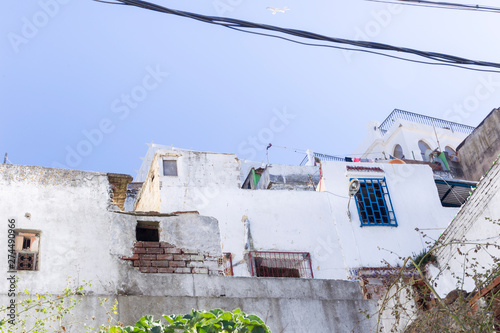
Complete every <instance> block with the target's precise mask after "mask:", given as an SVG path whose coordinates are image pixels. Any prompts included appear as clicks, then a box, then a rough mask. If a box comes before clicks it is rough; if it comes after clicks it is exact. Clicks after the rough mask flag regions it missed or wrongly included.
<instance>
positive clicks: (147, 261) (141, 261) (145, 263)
mask: <svg viewBox="0 0 500 333" xmlns="http://www.w3.org/2000/svg"><path fill="white" fill-rule="evenodd" d="M139 262H140V265H141V267H149V266H151V261H149V260H139Z"/></svg>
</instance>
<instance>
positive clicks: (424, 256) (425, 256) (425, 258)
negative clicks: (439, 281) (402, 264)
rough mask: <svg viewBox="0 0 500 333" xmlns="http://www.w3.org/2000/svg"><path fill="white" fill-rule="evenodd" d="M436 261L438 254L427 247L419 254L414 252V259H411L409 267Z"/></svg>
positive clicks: (423, 265) (421, 265) (422, 265)
mask: <svg viewBox="0 0 500 333" xmlns="http://www.w3.org/2000/svg"><path fill="white" fill-rule="evenodd" d="M434 261H436V256H435V255H434V254H432V252H429V251H428V250H426V249H423V250H422V251H421V252H420V253H419V254H415V253H413V260H412V261H410V264H409V266H408V268H417V266H418V267H421V268H423V267H425V265H427V263H429V262H434ZM414 263H415V264H417V266H415V264H414Z"/></svg>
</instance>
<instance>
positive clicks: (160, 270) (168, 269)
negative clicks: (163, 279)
mask: <svg viewBox="0 0 500 333" xmlns="http://www.w3.org/2000/svg"><path fill="white" fill-rule="evenodd" d="M173 272H175V268H172V267H158V273H173Z"/></svg>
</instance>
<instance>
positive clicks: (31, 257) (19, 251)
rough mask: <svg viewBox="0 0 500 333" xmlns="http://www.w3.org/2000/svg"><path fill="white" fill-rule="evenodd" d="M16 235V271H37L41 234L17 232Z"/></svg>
mask: <svg viewBox="0 0 500 333" xmlns="http://www.w3.org/2000/svg"><path fill="white" fill-rule="evenodd" d="M15 235H16V238H15V252H16V263H15V265H16V270H23V271H37V270H38V248H39V244H40V234H39V233H38V232H31V231H20V230H17V231H16V233H15Z"/></svg>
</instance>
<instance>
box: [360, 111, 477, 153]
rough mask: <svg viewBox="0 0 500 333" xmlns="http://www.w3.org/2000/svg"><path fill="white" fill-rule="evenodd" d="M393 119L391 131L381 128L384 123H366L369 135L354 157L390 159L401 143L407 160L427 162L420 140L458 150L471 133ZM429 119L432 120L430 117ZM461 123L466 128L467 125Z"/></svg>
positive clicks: (440, 147)
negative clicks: (423, 155)
mask: <svg viewBox="0 0 500 333" xmlns="http://www.w3.org/2000/svg"><path fill="white" fill-rule="evenodd" d="M422 117H425V116H422ZM391 122H392V125H391V126H390V127H389V129H388V130H387V131H383V130H381V128H380V123H378V122H374V121H373V122H370V123H369V124H368V125H367V126H366V128H367V135H366V137H365V138H364V139H363V141H362V142H361V143H360V144H359V146H358V147H357V148H356V150H355V151H354V152H353V155H352V156H353V157H359V158H369V159H389V156H396V154H395V152H394V150H395V148H396V146H397V145H400V146H401V148H402V153H403V155H404V158H405V159H409V160H416V161H424V158H423V157H422V151H421V149H420V147H419V144H418V143H419V141H423V142H424V143H425V144H426V145H427V146H428V147H429V148H430V150H435V149H439V150H440V151H444V150H445V148H447V147H449V148H451V149H452V150H453V151H456V149H457V147H458V145H459V144H460V143H461V142H462V141H463V140H464V139H465V138H466V137H467V135H468V134H467V133H465V132H460V131H457V130H453V129H452V128H443V127H445V126H437V125H436V126H432V125H431V124H424V123H420V122H416V121H411V120H406V119H402V118H398V117H397V116H395V117H394V118H393V119H391ZM429 122H431V121H430V120H429ZM458 125H460V124H458ZM460 126H463V127H466V126H465V125H460ZM438 141H439V142H438Z"/></svg>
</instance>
